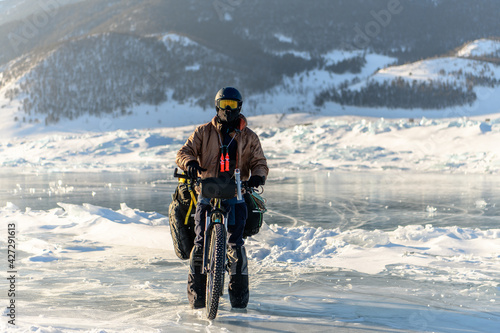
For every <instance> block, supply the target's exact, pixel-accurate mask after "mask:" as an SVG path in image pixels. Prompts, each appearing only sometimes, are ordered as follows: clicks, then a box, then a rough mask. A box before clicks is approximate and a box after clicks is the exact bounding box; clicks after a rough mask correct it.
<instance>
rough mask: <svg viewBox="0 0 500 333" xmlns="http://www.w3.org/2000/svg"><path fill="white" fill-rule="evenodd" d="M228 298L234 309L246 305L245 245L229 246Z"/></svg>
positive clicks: (246, 268)
mask: <svg viewBox="0 0 500 333" xmlns="http://www.w3.org/2000/svg"><path fill="white" fill-rule="evenodd" d="M227 256H228V259H229V272H230V274H231V276H230V278H229V290H228V291H229V300H230V301H231V306H232V307H233V308H236V309H244V308H246V307H247V304H248V299H249V297H250V292H249V290H248V265H247V253H246V251H245V247H243V246H237V247H229V249H228V253H227Z"/></svg>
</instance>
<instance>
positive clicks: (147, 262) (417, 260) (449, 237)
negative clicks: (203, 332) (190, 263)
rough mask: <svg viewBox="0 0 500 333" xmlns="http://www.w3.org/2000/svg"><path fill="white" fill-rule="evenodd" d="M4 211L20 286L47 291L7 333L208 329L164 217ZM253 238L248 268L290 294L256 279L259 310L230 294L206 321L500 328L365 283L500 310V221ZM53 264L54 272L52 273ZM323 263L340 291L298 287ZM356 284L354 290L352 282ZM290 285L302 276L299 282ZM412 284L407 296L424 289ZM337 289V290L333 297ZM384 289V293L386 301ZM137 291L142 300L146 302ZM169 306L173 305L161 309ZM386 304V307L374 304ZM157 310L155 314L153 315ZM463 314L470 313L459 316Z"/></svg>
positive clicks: (279, 230)
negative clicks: (241, 310)
mask: <svg viewBox="0 0 500 333" xmlns="http://www.w3.org/2000/svg"><path fill="white" fill-rule="evenodd" d="M0 219H1V220H2V221H4V223H2V224H1V225H0V233H2V234H6V233H7V224H8V223H14V224H15V225H16V232H17V235H18V237H17V240H18V241H17V245H18V248H17V251H18V253H19V254H20V255H19V257H18V259H17V262H16V264H17V265H18V267H19V268H18V269H19V276H18V284H19V286H22V287H21V288H23V289H24V292H23V294H25V293H28V292H29V293H32V292H33V289H34V288H35V289H40V288H42V289H41V290H39V292H40V293H42V295H45V296H43V297H41V298H40V297H37V296H35V295H33V296H30V299H29V300H28V299H26V298H25V297H19V298H18V303H17V304H18V307H19V309H23V311H22V313H21V311H20V310H19V311H20V312H19V315H18V319H17V326H16V327H13V326H9V327H7V326H5V324H4V323H2V324H1V325H3V326H0V327H2V331H4V332H23V331H37V332H78V331H82V332H83V331H85V332H110V333H111V332H137V331H141V332H153V331H159V330H158V329H159V327H167V331H168V332H172V331H174V332H177V331H179V332H180V331H184V330H185V329H188V327H190V325H191V326H192V327H191V329H194V330H199V329H201V328H202V327H203V326H202V325H203V324H197V323H198V322H200V319H201V318H200V317H202V316H203V314H202V313H199V314H197V313H196V312H195V313H194V315H189V313H192V312H191V310H187V309H183V308H179V306H175V307H173V308H172V305H169V304H172V303H173V304H176V303H184V302H183V301H182V300H179V299H178V298H179V297H182V296H181V295H183V294H184V293H183V292H179V291H181V290H184V288H182V287H184V286H182V287H181V286H180V285H179V286H178V284H181V283H184V279H183V274H181V275H180V276H177V275H179V274H180V273H177V271H180V272H184V271H185V270H186V267H184V264H183V263H181V262H180V261H178V259H176V257H175V254H174V251H173V245H172V240H171V237H170V231H169V227H168V218H166V217H164V216H161V215H160V214H157V213H147V212H142V211H138V210H135V209H131V208H129V207H128V206H127V205H125V204H122V206H121V208H120V209H119V210H116V211H113V210H111V209H108V208H104V207H98V206H92V205H88V204H83V205H70V204H63V203H60V204H59V207H57V208H54V209H51V210H46V211H34V210H26V211H21V210H20V209H19V208H17V207H15V206H14V205H13V204H10V203H8V204H7V205H5V206H4V207H1V208H0ZM0 242H1V243H0V244H1V246H2V248H6V242H5V240H4V239H2V240H0ZM246 246H247V251H248V255H249V261H250V266H251V269H252V271H256V273H255V274H254V275H253V276H255V279H257V280H255V282H254V283H256V284H257V285H259V284H264V283H265V281H267V280H273V277H274V279H275V282H274V283H273V284H274V286H275V288H276V287H278V286H280V287H278V288H282V287H281V284H283V283H286V284H287V285H288V284H290V286H289V287H288V289H287V293H288V296H287V295H286V294H285V295H284V298H283V299H279V300H276V301H271V302H270V303H266V302H269V301H265V300H264V299H265V296H263V295H262V296H259V295H258V293H259V292H258V290H259V287H257V286H256V285H254V287H253V288H254V289H253V290H255V291H254V293H257V294H254V298H256V299H257V300H258V301H257V302H259V304H258V307H255V308H253V307H252V308H251V309H250V310H251V311H250V313H249V314H237V313H230V312H227V311H225V310H224V308H225V306H226V305H225V303H223V304H222V309H221V311H220V312H221V313H220V315H219V317H218V319H217V320H215V321H214V322H213V323H211V324H210V325H214V326H213V327H212V329H213V330H214V331H217V332H219V331H221V332H224V331H227V329H226V328H224V327H231V325H232V322H233V321H237V322H248V323H250V324H251V325H256V327H262V326H261V325H262V324H263V323H268V324H267V326H264V327H267V328H268V329H269V328H272V327H273V325H276V324H277V323H280V322H281V320H282V319H280V317H282V316H287V317H290V315H291V314H292V312H293V313H295V314H294V315H292V318H293V317H297V316H298V314H297V312H296V311H300V312H301V313H302V314H303V315H305V316H306V317H307V313H308V312H311V313H318V311H332V312H331V313H334V314H335V318H336V319H335V321H326V322H325V321H324V319H323V318H318V319H317V321H316V322H315V323H314V324H312V323H309V324H308V325H319V326H314V327H318V328H319V327H322V328H323V329H324V328H325V327H335V326H337V325H340V326H344V327H346V328H347V329H348V330H349V331H354V332H357V331H358V330H359V331H360V332H361V331H363V330H364V329H366V328H367V327H373V326H370V324H369V322H371V321H372V320H374V318H378V320H382V322H383V323H384V324H385V325H387V328H386V329H385V330H384V331H391V330H390V327H394V328H398V329H399V330H397V331H399V332H402V331H407V330H411V329H412V328H415V327H417V328H420V329H424V328H427V327H428V328H429V329H431V330H433V331H440V332H444V331H448V330H447V329H445V330H442V329H440V327H447V328H448V329H449V332H451V331H454V330H456V329H458V328H459V327H460V328H467V329H468V331H470V332H472V331H475V330H474V325H480V326H478V327H481V329H480V331H482V332H495V329H496V328H498V319H494V318H492V317H491V316H489V317H485V318H482V317H481V315H477V314H474V315H472V313H471V309H463V310H459V309H460V307H461V306H462V304H451V305H450V306H452V307H453V308H456V309H457V310H455V311H450V312H448V311H447V310H443V309H442V310H434V312H428V311H429V310H425V307H422V308H419V307H418V305H414V304H413V305H411V304H405V305H404V306H402V304H400V305H398V304H397V303H393V302H395V301H394V300H393V301H388V300H387V297H388V295H389V294H387V293H390V292H391V291H390V290H391V288H394V286H379V287H378V288H377V289H378V290H379V292H381V293H382V294H381V295H378V294H377V292H374V291H373V290H372V289H373V286H370V285H366V286H364V285H363V284H362V281H363V279H369V277H370V276H371V277H376V276H378V275H380V274H382V276H385V277H386V278H387V279H389V277H391V279H395V278H397V277H406V278H410V279H411V281H413V282H414V283H434V284H439V283H444V284H446V285H449V284H452V285H456V286H461V288H464V287H465V286H467V287H466V289H464V290H462V291H460V290H457V291H456V292H457V293H459V294H460V293H464V294H467V295H468V294H469V293H476V294H475V296H473V297H475V298H481V299H483V298H485V297H491V301H490V303H491V304H492V305H491V307H492V308H491V310H490V311H495V310H494V305H495V301H496V296H495V295H496V294H495V290H497V288H498V276H500V266H499V265H498V260H499V258H500V229H489V230H481V229H478V228H475V229H472V228H459V227H446V228H442V227H434V226H432V225H426V226H419V225H412V226H405V227H398V228H397V229H395V230H392V231H380V230H374V231H366V230H359V229H353V230H347V231H342V230H339V229H323V228H313V227H306V226H303V227H291V228H286V227H280V226H277V225H267V224H264V226H263V228H262V230H261V232H260V233H259V234H258V235H256V236H255V237H253V238H250V239H248V241H247V245H246ZM158 255H160V256H161V257H158ZM174 263H177V266H179V265H180V266H179V267H180V270H174V271H171V272H170V275H169V276H163V277H160V276H158V277H155V273H154V270H161V269H162V267H165V268H164V269H166V268H168V267H170V266H171V265H174V266H173V267H175V264H174ZM162 265H163V266H162ZM151 267H153V269H154V270H152V269H151ZM339 269H341V270H347V271H346V272H349V271H350V272H351V273H349V275H348V276H347V277H343V276H344V275H343V274H345V273H341V272H342V271H338V270H339ZM54 270H57V275H58V276H57V277H54V276H51V275H52V274H54V273H53V272H54ZM86 270H88V272H86ZM332 270H333V271H332ZM141 271H143V272H144V273H143V275H144V279H141V278H139V279H138V280H124V279H125V278H126V276H127V275H131V274H132V272H136V273H134V274H136V275H137V276H141V273H140V272H141ZM322 272H325V273H330V274H333V277H334V278H335V280H338V282H337V284H336V287H335V290H332V291H328V290H321V289H319V290H309V289H305V290H304V289H303V287H301V285H302V284H303V282H301V281H302V279H301V278H300V277H304V278H306V279H307V276H308V274H311V273H314V274H317V276H322ZM335 272H336V273H335ZM110 273H111V274H110ZM158 274H159V273H156V275H158ZM172 274H174V275H172ZM281 274H284V275H283V276H281ZM311 278H312V277H311ZM280 279H283V282H281V281H280ZM371 281H372V282H371V283H373V281H375V280H371ZM394 281H397V280H394ZM354 283H356V285H357V288H358V289H357V292H356V291H354V290H353V286H352V284H354ZM295 284H298V285H297V286H295V287H292V285H295ZM40 286H41V287H40ZM365 288H366V290H365ZM406 288H408V289H407V290H408V292H409V293H413V292H414V291H415V290H418V289H414V290H413V291H411V290H412V289H411V288H412V287H410V286H406ZM294 290H296V291H294ZM424 290H425V288H424ZM399 292H400V291H399ZM316 293H318V294H317V297H318V299H317V300H316V301H314V302H313V303H311V305H310V306H309V307H304V305H303V300H302V298H307V297H315V295H316ZM330 293H334V294H335V295H336V297H337V299H336V300H335V299H333V298H331V296H330ZM358 293H359V294H358ZM384 293H385V294H384ZM179 294H180V295H179ZM445 294H446V291H443V292H442V295H441V297H439V296H437V297H436V298H438V299H439V298H442V297H446V296H445ZM119 295H120V296H119ZM382 295H384V296H382ZM82 297H84V298H82ZM116 297H120V299H115V298H116ZM381 297H384V298H385V301H382V302H381ZM433 297H434V296H430V295H429V299H427V300H425V302H428V303H425V304H430V303H432V302H433V301H432V298H433ZM83 299H85V300H88V301H90V303H88V301H82V300H83ZM141 299H145V300H144V301H143V302H144V303H143V304H144V305H141V303H140V302H141ZM464 299H470V298H466V297H463V299H462V300H461V301H463V300H464ZM92 300H94V301H92ZM161 300H166V301H161ZM137 302H139V303H137ZM157 302H160V303H159V304H158V306H160V308H151V304H155V303H157ZM339 302H340V304H339ZM469 302H470V301H469ZM31 304H32V305H31ZM45 304H47V305H45ZM49 304H50V305H49ZM162 304H163V305H162ZM463 305H464V306H465V307H469V306H473V304H463ZM88 306H90V308H88ZM165 306H166V307H168V308H169V309H172V310H167V309H165V310H163V311H161V307H165ZM252 306H253V305H252ZM311 306H312V307H311ZM380 307H382V308H383V309H384V310H383V311H378V310H376V309H379V308H380ZM406 307H409V308H406ZM127 309H129V310H127ZM287 309H288V310H287ZM299 309H300V310H299ZM322 309H323V310H322ZM144 311H146V312H144ZM158 311H159V312H158ZM290 311H292V312H290ZM398 311H401V313H399V312H398ZM422 311H425V312H422ZM153 312H157V314H156V315H151V313H153ZM422 313H426V316H425V317H424V318H425V319H426V320H424V321H423V322H422V321H418V322H414V321H411V320H410V321H408V318H412V317H413V318H420V317H421V316H422ZM412 314H413V315H412ZM117 315H118V316H117ZM324 315H325V316H327V314H326V313H325V314H324ZM186 316H187V317H186ZM189 316H192V317H193V318H190V317H189ZM330 316H331V314H330ZM450 316H451V317H454V318H455V319H454V320H450V321H446V322H444V323H443V322H441V321H436V320H435V318H436V317H442V318H450ZM463 316H466V317H467V318H468V319H467V320H466V321H464V319H463ZM433 318H434V319H433ZM351 322H352V323H354V324H350V323H351ZM162 323H163V324H162ZM252 323H253V324H252ZM288 325H290V324H288ZM300 325H301V320H300V319H299V320H295V321H293V322H292V324H291V326H290V327H289V328H288V329H287V331H296V330H297V327H300ZM349 325H350V326H349ZM364 325H366V326H364ZM424 326H425V327H424ZM155 327H156V328H155ZM375 327H376V326H375ZM234 329H236V330H238V328H237V327H235V328H234ZM160 331H161V329H160Z"/></svg>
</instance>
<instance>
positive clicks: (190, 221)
mask: <svg viewBox="0 0 500 333" xmlns="http://www.w3.org/2000/svg"><path fill="white" fill-rule="evenodd" d="M195 211H196V195H195V193H194V189H193V186H192V185H191V181H190V180H188V181H187V182H186V180H184V179H179V185H177V188H176V189H175V192H174V194H172V203H171V204H170V206H169V208H168V219H169V224H170V234H171V235H172V242H173V244H174V250H175V254H176V255H177V256H178V257H179V258H180V259H183V260H186V259H189V255H190V254H191V249H192V248H193V245H194V238H195V233H194V213H195Z"/></svg>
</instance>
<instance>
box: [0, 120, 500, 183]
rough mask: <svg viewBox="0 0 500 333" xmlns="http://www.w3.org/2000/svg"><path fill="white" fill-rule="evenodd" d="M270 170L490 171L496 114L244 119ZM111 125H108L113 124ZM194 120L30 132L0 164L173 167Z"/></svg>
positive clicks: (497, 133) (499, 166) (499, 123)
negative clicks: (123, 127) (139, 126)
mask: <svg viewBox="0 0 500 333" xmlns="http://www.w3.org/2000/svg"><path fill="white" fill-rule="evenodd" d="M248 121H249V124H250V127H251V128H252V129H253V130H254V131H255V132H256V133H257V134H259V136H260V137H261V142H262V145H263V148H264V150H265V151H266V155H267V157H268V159H269V163H270V165H271V167H272V168H284V169H312V170H343V171H358V170H372V171H384V170H395V169H397V170H404V171H418V172H459V173H498V172H499V171H500V147H499V146H498V144H497V142H498V141H499V140H500V117H499V116H495V115H494V116H493V117H491V116H490V117H489V118H488V119H485V117H476V118H465V117H464V118H451V119H426V118H421V119H413V120H410V119H384V118H364V117H355V116H351V117H324V116H319V115H318V116H311V115H309V114H300V113H297V114H293V115H289V116H282V115H265V116H258V117H249V120H248ZM113 125H115V124H113ZM195 127H196V125H190V126H182V127H171V128H160V129H151V130H148V129H145V130H137V129H132V130H121V129H120V130H112V131H106V132H84V133H64V132H59V133H52V134H38V135H34V136H31V137H30V139H27V138H10V139H3V140H1V141H0V149H1V151H2V154H1V155H0V166H2V168H11V169H12V170H24V172H58V171H59V172H60V171H81V172H92V171H94V172H101V171H103V170H108V171H131V170H135V171H140V170H163V169H172V168H173V167H175V165H174V163H175V154H176V153H177V150H178V149H179V148H180V147H181V146H182V144H184V142H185V140H186V139H187V137H188V136H189V135H190V134H191V132H192V131H193V130H194V128H195Z"/></svg>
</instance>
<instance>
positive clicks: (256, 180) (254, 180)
mask: <svg viewBox="0 0 500 333" xmlns="http://www.w3.org/2000/svg"><path fill="white" fill-rule="evenodd" d="M265 182H266V177H263V176H252V177H250V179H249V180H248V181H247V185H248V187H259V186H260V185H264V183H265Z"/></svg>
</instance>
